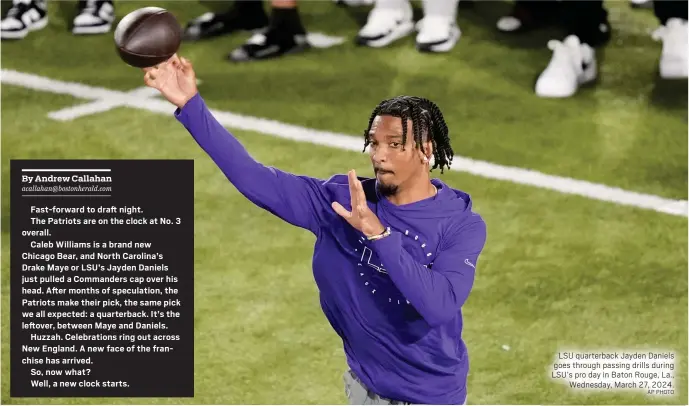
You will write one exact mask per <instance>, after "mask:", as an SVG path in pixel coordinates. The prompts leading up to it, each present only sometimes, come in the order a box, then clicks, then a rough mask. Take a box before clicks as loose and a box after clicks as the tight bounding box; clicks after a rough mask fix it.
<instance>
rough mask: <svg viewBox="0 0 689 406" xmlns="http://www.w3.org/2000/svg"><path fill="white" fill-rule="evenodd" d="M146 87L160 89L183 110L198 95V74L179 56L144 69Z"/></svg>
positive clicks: (171, 101)
mask: <svg viewBox="0 0 689 406" xmlns="http://www.w3.org/2000/svg"><path fill="white" fill-rule="evenodd" d="M143 71H144V72H145V75H144V83H145V84H146V86H149V87H152V88H154V89H158V90H159V91H160V93H161V94H162V95H163V96H164V97H165V98H166V99H168V100H169V101H170V103H172V104H174V105H175V106H177V107H179V108H182V107H184V105H185V104H187V102H188V101H189V99H191V98H192V97H194V95H196V93H197V92H198V89H197V88H196V73H194V69H193V67H192V66H191V62H189V61H188V60H187V59H185V58H180V57H178V56H177V54H175V55H173V56H172V57H171V58H170V59H168V60H167V61H165V62H163V63H160V64H158V65H156V66H154V67H151V68H144V69H143Z"/></svg>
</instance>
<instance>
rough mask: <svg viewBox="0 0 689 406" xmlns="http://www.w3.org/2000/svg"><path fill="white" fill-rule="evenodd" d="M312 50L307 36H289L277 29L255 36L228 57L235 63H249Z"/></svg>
mask: <svg viewBox="0 0 689 406" xmlns="http://www.w3.org/2000/svg"><path fill="white" fill-rule="evenodd" d="M309 48H311V45H310V44H309V43H308V41H307V40H306V35H305V34H288V33H286V32H284V31H281V30H277V29H269V30H268V31H266V32H265V33H258V34H254V35H253V36H252V37H251V38H249V40H248V41H247V42H246V43H244V45H242V46H241V47H239V48H237V49H235V50H234V51H232V52H231V53H230V54H229V55H228V59H229V60H231V61H233V62H248V61H257V60H262V59H271V58H277V57H279V56H283V55H287V54H292V53H297V52H302V51H305V50H307V49H309Z"/></svg>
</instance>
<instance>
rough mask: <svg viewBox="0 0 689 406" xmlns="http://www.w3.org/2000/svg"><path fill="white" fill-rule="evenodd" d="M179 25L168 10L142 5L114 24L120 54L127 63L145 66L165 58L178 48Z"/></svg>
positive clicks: (140, 66) (180, 36) (152, 64)
mask: <svg viewBox="0 0 689 406" xmlns="http://www.w3.org/2000/svg"><path fill="white" fill-rule="evenodd" d="M181 42H182V27H181V26H180V24H179V22H178V21H177V19H176V18H175V16H174V15H172V13H170V12H169V11H167V10H165V9H162V8H160V7H144V8H140V9H138V10H134V11H132V12H131V13H129V14H127V15H126V16H124V18H122V20H121V21H120V22H119V23H118V24H117V28H115V45H116V46H117V52H118V54H119V56H120V58H121V59H122V60H123V61H124V62H125V63H127V64H128V65H130V66H134V67H136V68H147V67H151V66H154V65H157V64H159V63H161V62H164V61H166V60H168V59H169V58H170V57H171V56H172V55H174V54H175V52H177V50H179V46H180V43H181Z"/></svg>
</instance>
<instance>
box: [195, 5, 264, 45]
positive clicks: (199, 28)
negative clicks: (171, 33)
mask: <svg viewBox="0 0 689 406" xmlns="http://www.w3.org/2000/svg"><path fill="white" fill-rule="evenodd" d="M267 27H268V17H267V16H266V15H265V14H263V15H257V16H256V17H255V18H247V16H241V15H239V13H238V12H237V10H236V9H232V10H230V11H228V12H225V13H212V12H208V13H204V14H202V15H200V16H198V17H196V18H195V19H193V20H191V21H190V22H189V23H188V24H187V26H186V27H185V28H184V40H185V41H198V40H201V39H206V38H212V37H216V36H219V35H225V34H230V33H233V32H236V31H249V32H254V33H256V32H259V31H262V30H265V29H266V28H267Z"/></svg>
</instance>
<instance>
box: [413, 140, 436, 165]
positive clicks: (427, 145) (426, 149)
mask: <svg viewBox="0 0 689 406" xmlns="http://www.w3.org/2000/svg"><path fill="white" fill-rule="evenodd" d="M421 146H422V147H423V148H419V149H418V150H417V151H418V154H419V159H420V160H421V162H423V163H424V164H427V163H429V162H430V161H431V157H432V156H433V143H432V142H430V141H425V142H424V143H423V144H421Z"/></svg>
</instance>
